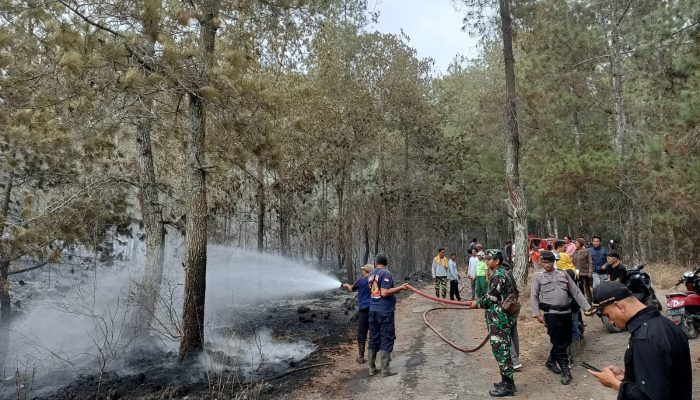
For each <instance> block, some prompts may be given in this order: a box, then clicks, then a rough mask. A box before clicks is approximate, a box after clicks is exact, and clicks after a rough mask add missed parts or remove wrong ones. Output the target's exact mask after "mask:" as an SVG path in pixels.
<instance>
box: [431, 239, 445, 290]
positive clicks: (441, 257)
mask: <svg viewBox="0 0 700 400" xmlns="http://www.w3.org/2000/svg"><path fill="white" fill-rule="evenodd" d="M432 269H433V271H432V272H433V279H434V280H435V297H442V298H443V299H444V298H446V297H447V269H448V264H447V257H445V249H444V248H442V247H441V248H439V249H438V255H437V256H435V258H433V266H432ZM441 294H442V296H440V295H441Z"/></svg>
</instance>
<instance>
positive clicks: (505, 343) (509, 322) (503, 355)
mask: <svg viewBox="0 0 700 400" xmlns="http://www.w3.org/2000/svg"><path fill="white" fill-rule="evenodd" d="M514 322H515V319H514V318H513V316H510V315H508V314H506V313H505V312H503V311H494V310H491V309H488V310H486V327H487V328H488V331H489V341H490V342H491V351H492V352H493V357H494V358H495V359H496V362H497V363H498V368H499V369H500V371H501V376H504V377H507V378H510V379H513V361H512V359H511V357H510V346H511V334H512V329H513V323H514Z"/></svg>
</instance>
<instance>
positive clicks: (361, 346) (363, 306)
mask: <svg viewBox="0 0 700 400" xmlns="http://www.w3.org/2000/svg"><path fill="white" fill-rule="evenodd" d="M372 271H374V265H372V264H367V265H365V266H363V267H362V277H361V278H359V279H358V280H357V281H355V283H354V284H352V285H350V284H349V283H344V284H343V287H344V288H345V289H347V291H348V292H354V291H357V308H358V313H357V323H358V325H357V348H358V350H359V352H358V354H359V355H358V357H357V362H358V363H360V364H362V363H364V362H365V342H366V341H367V331H368V330H369V303H370V300H371V298H370V295H369V282H368V281H367V277H368V276H369V273H370V272H372Z"/></svg>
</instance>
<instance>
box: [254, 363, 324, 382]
mask: <svg viewBox="0 0 700 400" xmlns="http://www.w3.org/2000/svg"><path fill="white" fill-rule="evenodd" d="M331 364H333V362H327V363H321V364H313V365H307V366H305V367H299V368H294V369H290V370H288V371H285V372H282V373H281V374H279V375H275V376H273V377H272V378H267V379H260V380H257V381H246V382H244V383H245V384H251V383H262V382H267V381H274V380H277V379H279V378H283V377H285V376H287V375H289V374H293V373H295V372H299V371H304V370H307V369H312V368H318V367H325V366H326V365H331Z"/></svg>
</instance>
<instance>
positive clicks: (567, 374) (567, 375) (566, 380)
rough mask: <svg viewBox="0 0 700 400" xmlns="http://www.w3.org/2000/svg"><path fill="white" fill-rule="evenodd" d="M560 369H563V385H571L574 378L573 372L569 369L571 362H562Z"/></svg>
mask: <svg viewBox="0 0 700 400" xmlns="http://www.w3.org/2000/svg"><path fill="white" fill-rule="evenodd" d="M559 367H560V368H561V384H562V385H568V384H570V383H571V380H572V379H573V378H572V377H571V370H570V369H569V360H564V361H560V362H559Z"/></svg>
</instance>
